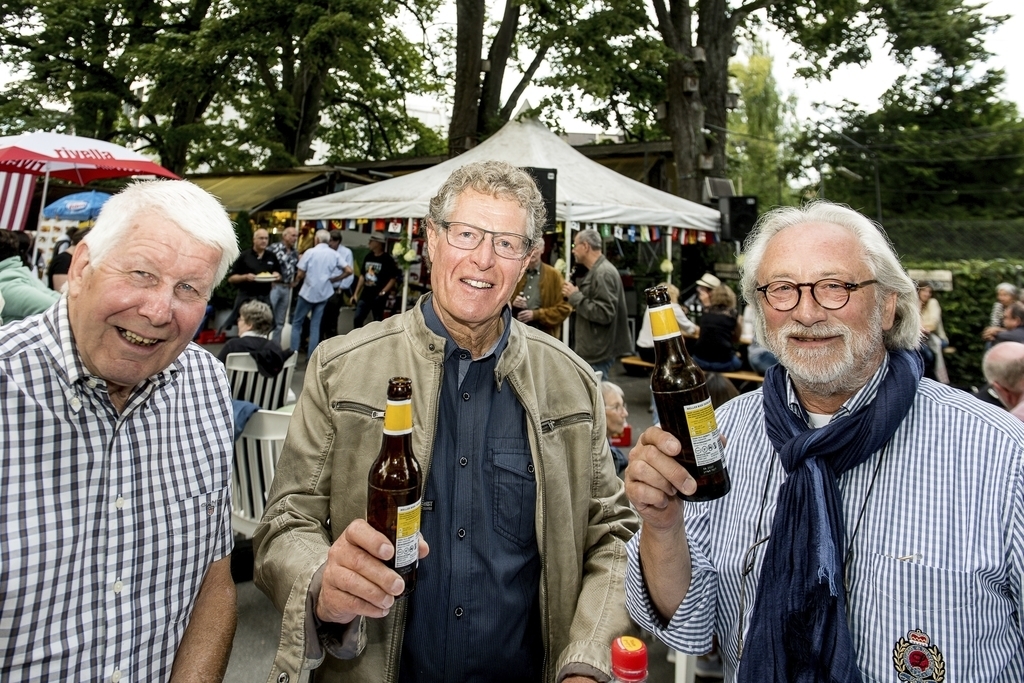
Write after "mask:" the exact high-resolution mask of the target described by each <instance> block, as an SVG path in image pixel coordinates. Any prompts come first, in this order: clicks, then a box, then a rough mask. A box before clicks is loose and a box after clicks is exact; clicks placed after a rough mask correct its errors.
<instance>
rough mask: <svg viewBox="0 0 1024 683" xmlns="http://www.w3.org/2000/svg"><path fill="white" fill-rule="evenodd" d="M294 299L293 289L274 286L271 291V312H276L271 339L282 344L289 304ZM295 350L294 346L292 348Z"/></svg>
mask: <svg viewBox="0 0 1024 683" xmlns="http://www.w3.org/2000/svg"><path fill="white" fill-rule="evenodd" d="M291 298H292V288H291V287H285V286H283V285H274V286H273V287H272V288H271V289H270V310H272V311H273V312H274V331H273V333H271V335H270V338H271V339H273V340H274V341H275V342H277V343H278V344H280V343H281V332H282V330H284V324H285V322H286V321H285V319H284V317H285V315H286V314H287V313H288V302H289V301H291ZM292 348H293V349H294V348H295V347H294V346H293V347H292Z"/></svg>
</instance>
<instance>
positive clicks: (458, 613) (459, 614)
mask: <svg viewBox="0 0 1024 683" xmlns="http://www.w3.org/2000/svg"><path fill="white" fill-rule="evenodd" d="M462 615H463V612H462V608H461V607H456V608H455V618H456V619H459V618H461V617H462Z"/></svg>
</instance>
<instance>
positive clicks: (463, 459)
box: [459, 456, 469, 467]
mask: <svg viewBox="0 0 1024 683" xmlns="http://www.w3.org/2000/svg"><path fill="white" fill-rule="evenodd" d="M459 464H460V465H462V466H463V467H465V466H466V465H468V464H469V459H468V458H466V456H462V457H461V458H459Z"/></svg>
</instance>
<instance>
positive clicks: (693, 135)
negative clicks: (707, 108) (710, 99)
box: [654, 0, 704, 201]
mask: <svg viewBox="0 0 1024 683" xmlns="http://www.w3.org/2000/svg"><path fill="white" fill-rule="evenodd" d="M654 4H655V12H656V13H657V16H658V30H659V31H660V32H661V37H662V40H663V41H664V43H665V46H666V47H668V48H669V49H670V50H671V51H672V61H670V62H669V64H668V81H667V88H666V92H667V95H668V112H667V114H668V119H667V127H668V133H669V136H670V137H671V138H672V156H673V157H674V159H675V166H676V177H675V181H676V183H675V185H676V187H675V192H676V194H677V195H679V196H680V197H684V198H686V199H690V200H693V201H699V199H700V184H699V182H698V179H697V172H698V165H699V154H700V145H701V142H702V141H701V139H700V138H699V137H698V136H699V135H700V130H701V128H702V126H703V125H704V124H703V118H704V106H703V103H702V102H701V95H700V89H699V88H697V89H693V88H692V87H691V86H692V85H693V80H694V79H695V78H697V77H698V73H697V69H696V67H695V65H694V63H693V45H692V32H691V28H692V23H691V21H692V16H693V15H692V8H691V7H690V0H670V4H669V6H668V7H666V6H665V5H664V0H655V3H654Z"/></svg>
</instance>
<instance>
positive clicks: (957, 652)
mask: <svg viewBox="0 0 1024 683" xmlns="http://www.w3.org/2000/svg"><path fill="white" fill-rule="evenodd" d="M870 566H871V574H870V576H871V578H870V585H871V591H870V595H869V596H868V598H869V599H868V605H867V608H868V609H867V614H866V615H865V619H864V621H863V622H862V624H861V625H862V628H864V629H865V630H866V637H868V638H874V639H875V643H874V647H872V648H870V649H869V650H868V651H869V652H873V653H874V655H873V657H872V658H873V659H875V661H874V662H873V663H871V665H870V666H869V671H866V672H865V674H866V676H865V678H866V679H867V680H878V681H889V680H908V681H911V680H932V678H931V677H932V676H940V675H945V680H947V681H969V680H991V678H984V677H983V678H977V677H976V676H977V675H978V672H977V671H976V670H975V669H976V665H975V663H974V661H973V660H972V653H974V651H975V648H976V647H979V646H982V647H984V645H983V644H982V643H979V642H978V635H979V633H980V632H981V631H982V630H984V627H983V626H982V624H981V623H979V619H983V618H984V615H982V614H981V613H980V610H979V609H978V598H979V595H980V594H981V589H980V588H979V586H978V580H977V578H976V577H975V575H974V574H971V573H970V572H962V571H954V570H949V569H940V568H937V567H929V566H926V565H922V564H919V563H916V562H907V561H903V560H898V559H895V558H892V557H886V556H884V555H873V556H872V557H871V560H870ZM854 608H856V605H854ZM989 647H991V645H989ZM937 680H941V679H940V678H939V679H937Z"/></svg>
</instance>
